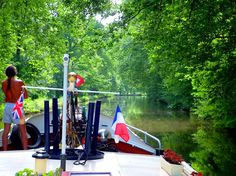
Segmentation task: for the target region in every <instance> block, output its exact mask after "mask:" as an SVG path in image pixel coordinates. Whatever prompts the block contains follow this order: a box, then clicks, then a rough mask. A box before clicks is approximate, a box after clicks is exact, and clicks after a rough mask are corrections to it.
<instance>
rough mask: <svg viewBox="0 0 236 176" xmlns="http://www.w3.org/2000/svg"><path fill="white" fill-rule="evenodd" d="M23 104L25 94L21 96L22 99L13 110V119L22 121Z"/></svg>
mask: <svg viewBox="0 0 236 176" xmlns="http://www.w3.org/2000/svg"><path fill="white" fill-rule="evenodd" d="M23 102H24V93H22V94H21V95H20V98H19V99H18V100H17V102H16V104H15V106H14V107H13V109H12V115H13V119H21V118H22V117H23Z"/></svg>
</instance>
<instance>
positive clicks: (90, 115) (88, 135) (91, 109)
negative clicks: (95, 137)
mask: <svg viewBox="0 0 236 176" xmlns="http://www.w3.org/2000/svg"><path fill="white" fill-rule="evenodd" d="M93 113H94V103H89V109H88V121H87V128H86V134H85V151H86V153H87V155H89V153H90V150H91V133H92V125H93Z"/></svg>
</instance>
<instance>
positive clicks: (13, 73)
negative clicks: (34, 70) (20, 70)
mask: <svg viewBox="0 0 236 176" xmlns="http://www.w3.org/2000/svg"><path fill="white" fill-rule="evenodd" d="M5 74H6V75H7V77H8V79H7V89H11V78H12V77H14V76H16V74H17V70H16V67H14V66H13V65H9V66H8V67H7V68H6V70H5Z"/></svg>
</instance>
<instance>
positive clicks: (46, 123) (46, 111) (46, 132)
mask: <svg viewBox="0 0 236 176" xmlns="http://www.w3.org/2000/svg"><path fill="white" fill-rule="evenodd" d="M49 119H50V118H49V101H48V100H45V101H44V141H45V144H44V149H45V151H46V152H47V153H49V149H50V143H49Z"/></svg>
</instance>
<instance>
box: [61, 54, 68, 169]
mask: <svg viewBox="0 0 236 176" xmlns="http://www.w3.org/2000/svg"><path fill="white" fill-rule="evenodd" d="M68 63H69V55H68V54H64V80H63V114H62V139H61V142H62V149H61V169H62V170H63V171H65V170H66V118H67V117H66V109H67V75H68Z"/></svg>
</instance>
